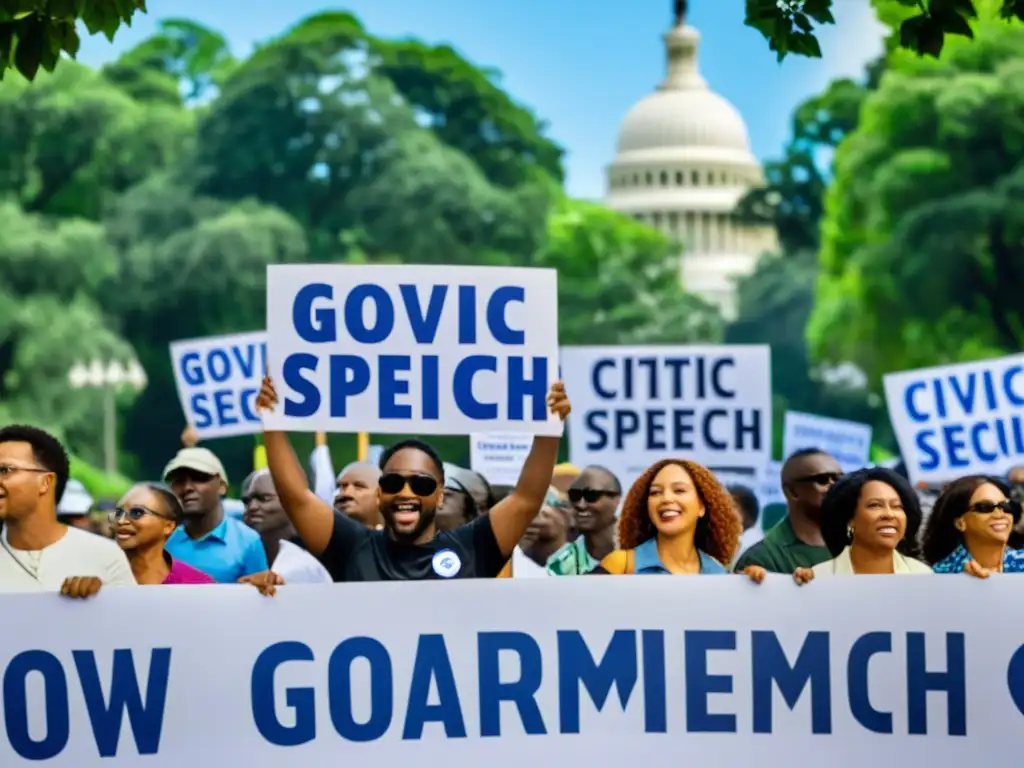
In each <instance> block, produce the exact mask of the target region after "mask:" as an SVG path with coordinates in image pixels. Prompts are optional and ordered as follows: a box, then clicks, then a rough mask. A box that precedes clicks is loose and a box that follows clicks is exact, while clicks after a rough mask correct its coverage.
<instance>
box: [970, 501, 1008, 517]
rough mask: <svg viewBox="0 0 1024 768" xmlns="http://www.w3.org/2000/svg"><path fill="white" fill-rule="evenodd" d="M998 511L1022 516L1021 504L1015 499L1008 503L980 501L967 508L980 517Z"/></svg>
mask: <svg viewBox="0 0 1024 768" xmlns="http://www.w3.org/2000/svg"><path fill="white" fill-rule="evenodd" d="M997 509H1001V510H1002V511H1003V512H1006V513H1007V514H1010V515H1013V516H1017V515H1019V514H1020V511H1021V510H1020V502H1019V501H1014V500H1013V499H1007V500H1006V501H978V502H975V503H974V504H971V506H970V507H968V508H967V510H968V511H969V512H977V513H978V514H979V515H991V514H992V513H993V512H995V511H996V510H997Z"/></svg>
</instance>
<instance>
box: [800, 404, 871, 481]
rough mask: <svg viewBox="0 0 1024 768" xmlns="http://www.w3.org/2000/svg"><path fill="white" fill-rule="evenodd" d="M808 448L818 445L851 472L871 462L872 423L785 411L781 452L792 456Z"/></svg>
mask: <svg viewBox="0 0 1024 768" xmlns="http://www.w3.org/2000/svg"><path fill="white" fill-rule="evenodd" d="M807 448H818V449H820V450H822V451H825V453H828V454H831V455H832V456H833V458H835V460H836V461H838V462H839V466H841V467H842V468H843V471H844V472H853V471H854V470H857V469H860V468H861V467H866V466H868V465H869V464H870V463H871V425H870V424H862V423H860V422H859V421H847V420H846V419H832V418H829V417H827V416H816V415H814V414H812V413H800V412H799V411H786V416H785V418H784V421H783V433H782V453H783V455H785V456H791V455H793V454H794V453H796V452H797V451H802V450H804V449H807Z"/></svg>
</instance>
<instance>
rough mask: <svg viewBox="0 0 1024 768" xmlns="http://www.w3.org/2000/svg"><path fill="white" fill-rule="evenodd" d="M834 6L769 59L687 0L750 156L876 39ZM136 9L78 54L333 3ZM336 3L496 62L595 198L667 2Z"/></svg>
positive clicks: (197, 0) (574, 181)
mask: <svg viewBox="0 0 1024 768" xmlns="http://www.w3.org/2000/svg"><path fill="white" fill-rule="evenodd" d="M836 5H837V6H838V8H837V9H836V19H837V25H836V26H835V27H834V28H828V29H826V30H825V31H824V32H822V34H820V35H819V39H820V40H821V43H822V48H823V49H824V58H823V59H820V60H814V61H810V60H804V59H796V58H787V60H786V61H784V62H783V63H782V64H781V65H780V64H777V63H776V61H775V57H774V55H773V54H772V53H771V52H770V51H768V47H767V43H766V42H765V41H764V40H763V38H761V36H760V35H759V34H758V33H757V32H755V31H754V30H751V29H748V28H746V27H744V26H743V14H744V0H691V2H690V6H691V10H690V13H689V18H690V23H691V24H692V25H693V26H695V27H697V28H698V29H700V31H701V34H702V37H703V42H702V46H701V69H702V71H703V74H704V76H705V77H706V78H707V80H708V81H709V83H710V85H711V87H712V88H714V89H715V90H716V91H718V92H719V93H721V94H722V95H723V96H725V97H726V98H728V99H729V100H730V101H732V102H733V103H734V104H735V105H736V106H737V107H738V108H739V110H740V112H741V113H742V114H743V115H744V117H745V118H746V120H747V124H748V126H749V128H750V134H751V140H752V143H753V149H754V152H755V153H756V154H757V155H758V156H759V157H762V158H769V157H772V156H774V155H776V154H777V153H778V151H779V149H780V147H781V146H782V144H783V142H784V141H785V140H786V137H787V135H788V133H789V119H790V115H791V113H792V110H793V107H795V106H796V105H797V104H799V103H800V102H801V101H803V100H804V99H805V98H807V97H809V96H811V95H813V94H815V93H817V92H819V91H820V90H821V89H822V88H823V87H824V86H825V85H826V84H827V83H828V82H829V81H830V80H831V79H833V78H836V77H843V76H859V75H860V73H861V72H862V71H863V66H864V64H865V62H866V61H868V60H869V59H870V58H872V57H873V56H875V55H877V53H878V52H879V51H880V50H881V28H880V27H879V26H878V24H877V21H876V20H875V17H874V13H873V12H872V10H871V8H870V4H869V2H868V0H837V2H836ZM628 6H632V8H631V9H630V10H629V11H628V12H627V11H625V10H624V9H625V8H626V7H628ZM148 7H149V14H148V15H145V16H139V17H137V19H136V21H135V23H134V25H133V27H132V28H131V29H123V30H122V31H120V32H118V34H117V36H116V37H115V39H114V42H113V43H112V44H111V43H108V42H107V40H106V39H105V38H104V37H102V36H97V37H94V38H88V39H86V40H84V41H83V43H82V49H81V51H80V53H79V57H78V58H79V60H80V61H82V62H83V63H86V64H90V65H98V64H102V63H104V62H107V61H110V60H111V59H114V58H116V57H117V56H118V54H119V53H120V52H122V51H124V50H127V49H128V48H131V47H132V46H134V45H135V44H137V43H138V42H140V41H141V40H143V39H145V38H146V37H148V36H149V35H151V34H153V33H154V31H155V30H156V22H157V20H159V19H161V18H170V17H177V18H189V19H194V20H197V21H199V22H201V23H203V24H206V25H207V26H210V27H212V28H214V29H217V30H219V31H220V32H221V33H223V34H224V35H225V37H227V39H228V40H229V41H230V43H231V45H232V48H233V50H234V53H235V54H236V55H237V56H244V55H245V54H247V53H248V52H249V51H250V50H251V49H252V46H253V43H254V42H258V41H260V40H265V39H267V38H268V37H273V36H275V35H277V34H279V33H281V32H282V31H283V30H284V29H286V28H287V27H288V26H290V25H291V24H293V23H295V22H296V21H298V20H299V19H301V18H303V17H304V16H307V15H310V14H313V13H316V12H318V11H321V10H327V9H331V10H336V9H337V8H338V6H334V5H331V6H327V5H325V4H324V3H323V2H317V1H316V0H289V1H288V2H282V1H281V0H149V3H148ZM341 7H343V8H345V9H347V10H350V11H352V12H354V13H355V14H356V15H358V16H359V17H360V18H361V19H362V20H363V23H364V24H365V25H366V27H367V28H368V29H369V30H370V31H371V32H373V33H374V34H377V35H381V36H386V37H417V38H420V39H422V40H425V41H428V42H434V43H439V42H445V43H449V44H451V45H452V46H453V47H455V48H457V49H458V50H459V51H460V52H461V53H462V54H463V55H464V56H466V57H467V58H468V59H470V60H471V61H473V62H475V63H478V64H482V65H488V66H493V67H496V68H497V69H499V70H500V71H501V72H502V73H503V79H502V85H503V86H504V87H505V88H506V90H508V91H509V92H510V93H511V94H512V95H513V96H514V97H515V98H516V99H517V100H518V101H520V102H521V103H523V104H526V105H528V106H529V107H531V108H532V109H533V110H534V112H536V113H537V114H538V115H539V116H540V117H541V118H543V119H544V120H546V121H547V122H548V123H549V124H550V131H549V135H550V136H552V137H553V138H554V139H555V140H556V141H558V142H559V143H560V144H562V146H564V147H565V148H566V150H567V151H568V157H567V161H566V164H567V168H568V173H569V178H568V189H569V192H570V193H571V194H573V195H575V196H578V197H585V198H599V197H601V196H602V194H603V192H604V176H603V171H604V166H605V165H606V164H607V163H608V162H610V161H611V159H612V156H613V154H614V149H615V139H616V134H617V132H618V126H619V122H620V120H621V119H622V117H623V115H624V114H625V113H626V111H627V110H628V109H629V107H630V106H632V104H634V103H635V102H636V101H637V100H639V99H640V98H642V97H643V96H644V95H645V94H647V93H649V92H650V91H651V90H652V89H653V88H654V87H655V85H656V84H657V83H658V82H659V81H660V80H661V77H662V75H663V73H664V50H663V47H662V43H661V37H660V36H661V34H662V33H663V32H664V31H665V30H666V29H667V27H668V26H669V24H670V22H671V19H672V2H671V0H634V2H633V3H623V2H621V0H489V1H488V2H486V3H480V2H471V1H470V0H350V1H349V2H347V3H344V4H343V5H342V6H341Z"/></svg>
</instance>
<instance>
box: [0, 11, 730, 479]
mask: <svg viewBox="0 0 1024 768" xmlns="http://www.w3.org/2000/svg"><path fill="white" fill-rule="evenodd" d="M497 82H498V80H497V77H496V73H494V72H492V71H490V70H487V69H486V68H481V67H478V66H477V65H475V64H473V63H471V62H469V61H467V60H465V59H463V58H462V57H461V56H459V54H458V53H456V52H455V51H454V50H452V49H451V48H449V47H446V46H430V45H427V44H424V43H420V42H415V41H408V40H403V41H398V42H396V41H390V40H385V39H381V38H378V37H375V36H374V35H372V34H371V33H370V32H369V31H368V30H366V29H365V28H364V27H363V25H362V23H361V22H360V21H359V19H357V18H355V17H354V16H352V15H351V14H347V13H336V12H329V13H323V14H320V15H317V16H313V17H310V18H307V19H304V20H301V21H300V22H299V23H297V24H296V25H295V26H294V27H292V28H291V29H289V30H286V31H285V32H284V33H283V34H281V35H280V36H278V37H277V38H275V39H272V40H268V41H265V42H264V43H263V44H261V45H260V46H258V48H257V50H256V51H255V53H254V54H253V55H252V56H250V57H249V58H247V59H245V60H241V61H239V60H235V59H234V58H233V57H231V55H230V53H229V51H228V49H227V46H226V44H225V42H224V37H223V35H221V34H220V33H218V32H217V31H216V30H212V29H207V28H205V27H203V26H202V25H200V24H197V23H195V22H192V21H189V20H183V19H174V20H167V21H164V22H162V23H161V24H160V26H159V31H158V33H157V34H156V35H155V36H154V37H152V38H150V39H148V40H145V41H143V42H142V43H140V44H139V45H138V46H136V47H135V48H133V49H132V50H129V51H127V52H125V53H124V54H123V55H122V56H121V57H120V58H119V59H118V60H117V61H114V62H112V63H110V64H108V65H107V66H105V67H103V68H102V69H101V70H100V71H96V70H92V69H89V68H87V67H84V66H82V65H79V64H77V63H75V62H65V63H64V64H62V65H61V66H60V67H59V68H58V69H57V70H56V71H55V72H53V73H52V74H49V73H44V74H41V75H40V76H39V77H37V78H36V82H34V83H32V84H27V83H25V82H24V81H18V80H12V81H10V82H6V83H5V84H4V86H3V88H2V89H0V145H2V146H3V147H4V152H3V153H2V155H0V271H2V272H3V274H4V275H5V281H4V284H3V285H2V286H0V302H3V303H4V306H7V307H10V308H11V311H10V312H8V313H4V314H3V315H2V318H0V402H2V403H3V405H2V406H0V409H6V411H5V412H6V413H7V414H9V415H17V417H18V419H19V420H27V421H31V422H36V423H40V424H43V425H46V426H49V427H50V428H52V429H54V430H55V431H57V432H58V433H59V434H62V435H63V436H65V437H66V438H67V439H68V442H69V443H70V445H71V447H72V448H73V449H74V450H75V451H76V452H77V453H78V454H79V455H80V456H81V457H82V458H84V459H88V460H95V459H97V458H98V455H99V449H100V446H101V444H102V443H101V434H100V431H101V426H102V424H101V421H102V420H100V419H97V418H96V414H97V413H98V412H99V411H100V401H99V399H98V398H99V394H98V393H96V392H90V391H88V390H82V391H73V390H70V389H69V387H68V384H67V371H68V369H69V368H70V367H71V366H72V365H73V364H74V363H76V362H80V361H84V362H88V361H89V360H90V359H92V358H93V357H103V358H107V359H111V358H113V359H119V358H125V359H127V358H129V357H136V358H137V359H138V360H139V361H140V362H141V364H142V366H143V368H144V369H145V370H146V373H147V375H148V378H149V386H148V387H147V388H146V389H145V390H144V391H143V392H142V393H141V394H139V395H135V394H133V393H128V392H126V393H124V394H123V396H122V399H121V400H120V403H119V404H120V410H121V413H122V415H123V417H124V418H122V419H121V426H122V430H121V431H122V446H123V448H124V451H125V454H126V455H128V456H132V455H134V456H136V457H137V458H138V465H137V466H131V465H130V464H129V465H126V464H125V461H122V465H121V467H120V468H121V469H122V470H123V471H125V472H126V473H128V474H134V475H136V476H138V475H139V474H150V475H153V474H156V473H158V472H159V471H160V469H161V467H162V466H163V464H164V463H165V462H166V460H167V457H168V456H169V455H171V453H172V452H173V451H174V450H175V449H176V448H177V446H178V436H179V434H180V432H181V429H182V427H183V426H184V423H183V416H182V413H181V408H180V406H179V403H178V399H177V394H176V391H175V388H174V383H173V376H172V371H171V367H170V358H169V352H168V344H169V342H171V341H173V340H176V339H183V338H194V337H201V336H207V335H213V334H218V333H229V332H242V331H251V330H256V329H260V328H263V327H265V322H266V318H265V316H264V312H265V299H264V295H265V289H266V286H265V274H266V270H265V267H266V265H267V264H269V263H298V262H308V261H315V262H337V263H367V262H371V263H408V264H412V263H428V264H493V265H503V266H548V267H555V268H557V269H558V270H559V273H560V281H559V285H560V297H559V324H560V328H561V329H562V331H563V334H562V335H563V340H565V341H567V342H569V343H572V342H581V341H590V342H601V343H620V342H621V343H628V342H632V341H638V340H641V339H644V340H656V341H664V342H674V341H691V340H697V339H701V340H715V339H718V338H720V336H721V320H720V318H719V316H718V313H717V312H716V311H715V310H714V309H713V308H712V307H710V306H708V305H707V304H705V303H703V302H701V301H700V300H698V299H696V298H695V297H693V296H690V295H688V294H686V293H685V291H684V290H683V289H682V288H681V287H680V285H679V280H678V275H679V271H678V245H675V244H672V243H670V242H669V241H668V240H667V239H666V238H665V237H663V236H662V235H661V234H659V233H658V232H656V231H654V230H652V229H650V228H648V227H645V226H643V225H641V224H639V223H637V222H635V221H633V220H632V219H630V218H628V217H625V216H621V215H619V214H617V213H614V212H612V211H609V210H606V209H604V208H601V207H599V206H596V205H592V204H587V203H581V202H577V201H574V200H570V199H567V198H566V197H565V194H564V192H563V191H562V188H561V187H562V179H563V176H564V172H563V168H562V155H563V150H562V148H561V147H559V146H558V145H557V144H556V143H555V142H553V141H552V140H551V139H550V138H549V137H548V135H547V130H546V126H545V124H544V123H543V121H542V120H540V119H538V118H537V117H536V116H535V115H534V114H533V113H532V112H531V111H530V110H529V109H528V108H526V107H525V106H523V105H521V104H519V103H518V102H516V100H515V99H514V98H513V97H512V96H511V95H510V94H508V93H507V92H505V91H504V90H502V89H501V88H500V87H499V86H498V84H497ZM0 415H2V414H0ZM464 443H465V441H464V440H463V441H462V443H461V444H459V445H458V446H457V447H455V446H452V447H451V449H450V455H453V456H457V455H458V454H459V452H460V451H462V452H464V451H465V445H464ZM442 447H444V446H442ZM217 450H218V453H219V454H220V455H222V457H223V458H224V459H225V460H226V461H227V463H228V467H229V471H230V470H231V469H232V467H235V468H237V471H236V472H235V474H236V475H237V474H239V472H240V471H241V470H242V469H244V470H246V471H247V470H248V468H249V462H250V460H251V452H252V442H251V439H250V440H246V439H238V440H229V441H223V443H221V442H218V445H217Z"/></svg>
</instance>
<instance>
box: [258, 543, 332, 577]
mask: <svg viewBox="0 0 1024 768" xmlns="http://www.w3.org/2000/svg"><path fill="white" fill-rule="evenodd" d="M270 570H272V571H273V572H274V573H276V574H278V575H279V576H280V577H281V578H282V579H284V583H285V584H333V583H334V579H332V578H331V574H330V573H328V572H327V569H326V568H324V567H323V566H322V565H320V561H319V560H317V559H316V558H315V557H313V556H312V555H311V554H309V552H307V551H306V550H304V549H303V548H302V547H298V546H296V545H295V544H292V543H291V542H290V541H282V542H281V548H280V549H279V550H278V551H277V557H275V558H274V564H273V565H272V566H270Z"/></svg>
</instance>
